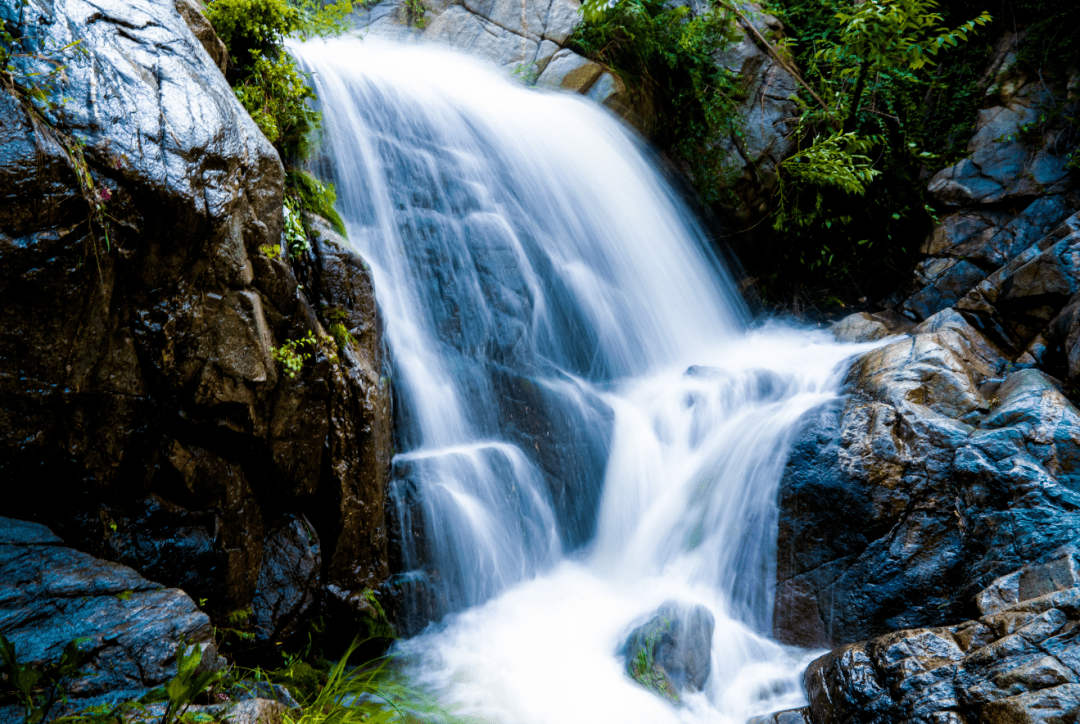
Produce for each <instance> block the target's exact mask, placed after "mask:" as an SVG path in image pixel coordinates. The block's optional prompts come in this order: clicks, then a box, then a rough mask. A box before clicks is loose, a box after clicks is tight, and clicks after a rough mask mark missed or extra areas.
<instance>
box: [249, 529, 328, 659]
mask: <svg viewBox="0 0 1080 724" xmlns="http://www.w3.org/2000/svg"><path fill="white" fill-rule="evenodd" d="M263 549H264V555H263V563H262V568H260V569H259V580H258V587H257V588H256V590H255V595H254V600H253V601H252V604H251V619H252V621H251V623H252V625H253V626H254V628H255V639H256V640H257V641H270V640H275V641H280V640H281V639H283V638H287V637H288V635H289V634H290V633H291V632H292V630H294V629H295V628H296V627H297V625H298V624H299V623H300V622H301V621H303V616H304V614H306V613H307V612H308V610H309V609H310V608H311V606H312V605H314V603H315V593H316V592H317V591H318V590H319V588H320V586H319V578H320V575H321V573H322V556H321V555H320V548H319V537H318V535H316V533H315V529H314V528H313V527H312V525H311V524H310V523H309V522H308V521H307V520H306V519H305V518H303V517H302V516H301V517H298V518H293V519H292V520H286V521H283V522H282V523H281V524H279V525H278V526H277V528H276V529H274V530H273V531H271V532H270V533H269V534H267V536H266V539H265V542H264V544H263Z"/></svg>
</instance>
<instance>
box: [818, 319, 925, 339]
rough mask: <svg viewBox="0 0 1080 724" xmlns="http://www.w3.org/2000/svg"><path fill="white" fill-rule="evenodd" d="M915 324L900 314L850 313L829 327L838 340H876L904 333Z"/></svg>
mask: <svg viewBox="0 0 1080 724" xmlns="http://www.w3.org/2000/svg"><path fill="white" fill-rule="evenodd" d="M912 326H914V325H912V324H911V321H910V320H908V319H905V318H903V317H900V315H890V314H888V313H883V314H869V313H867V312H856V313H855V314H849V315H848V316H846V317H844V318H843V319H841V320H840V321H839V322H837V323H836V324H834V325H833V326H832V327H830V328H829V331H830V332H832V333H833V336H835V337H836V340H837V341H838V342H875V341H877V340H879V339H884V338H885V337H888V336H890V335H894V334H904V333H906V331H907V330H909V329H911V327H912Z"/></svg>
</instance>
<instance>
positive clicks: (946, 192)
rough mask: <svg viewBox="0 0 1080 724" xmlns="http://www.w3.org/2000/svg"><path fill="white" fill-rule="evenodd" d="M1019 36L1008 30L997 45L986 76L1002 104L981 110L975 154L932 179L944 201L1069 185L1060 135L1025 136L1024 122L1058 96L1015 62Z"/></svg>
mask: <svg viewBox="0 0 1080 724" xmlns="http://www.w3.org/2000/svg"><path fill="white" fill-rule="evenodd" d="M1020 39H1021V38H1020V36H1018V35H1016V34H1014V33H1008V34H1006V35H1005V36H1003V37H1002V38H1001V39H999V41H998V42H997V44H996V45H995V47H994V53H993V54H992V56H991V59H990V61H989V63H988V66H987V72H986V74H984V81H983V82H984V85H985V84H986V83H992V84H991V86H990V88H988V90H987V95H988V96H989V97H992V98H995V99H996V100H997V101H998V102H999V105H994V106H991V107H988V108H983V109H981V110H980V111H979V112H978V116H977V119H976V123H975V134H974V135H973V136H972V137H971V140H970V141H969V142H968V147H967V150H968V153H969V154H970V156H969V157H968V158H965V159H963V160H961V161H960V162H958V163H956V164H955V165H953V166H950V167H949V168H946V169H944V170H942V171H940V172H938V173H937V174H936V175H935V176H934V177H933V178H932V179H930V184H929V190H930V193H931V194H933V195H934V196H935V198H937V200H938V201H939V202H941V203H943V204H945V205H948V206H970V205H977V204H994V203H1001V202H1007V201H1014V200H1016V199H1031V198H1035V197H1039V196H1045V195H1051V194H1059V193H1063V192H1064V191H1066V190H1067V189H1068V187H1069V171H1068V169H1067V168H1066V167H1065V164H1066V160H1067V159H1066V149H1064V148H1058V144H1057V143H1056V136H1055V135H1053V134H1050V135H1046V136H1042V137H1040V138H1038V139H1036V140H1035V141H1034V142H1031V141H1028V140H1026V139H1025V138H1024V128H1025V126H1027V125H1028V124H1031V123H1033V122H1036V121H1037V120H1038V119H1039V116H1040V114H1041V113H1043V112H1044V111H1046V110H1048V109H1050V108H1052V106H1053V105H1054V103H1055V96H1054V93H1053V91H1052V90H1051V89H1050V87H1049V86H1048V85H1047V84H1046V83H1045V82H1044V81H1043V79H1042V78H1039V77H1037V76H1036V77H1032V78H1028V77H1025V76H1024V74H1023V73H1022V72H1021V71H1020V70H1019V68H1018V67H1017V66H1016V65H1015V54H1016V47H1017V44H1018V43H1019V42H1020ZM1010 57H1011V60H1010Z"/></svg>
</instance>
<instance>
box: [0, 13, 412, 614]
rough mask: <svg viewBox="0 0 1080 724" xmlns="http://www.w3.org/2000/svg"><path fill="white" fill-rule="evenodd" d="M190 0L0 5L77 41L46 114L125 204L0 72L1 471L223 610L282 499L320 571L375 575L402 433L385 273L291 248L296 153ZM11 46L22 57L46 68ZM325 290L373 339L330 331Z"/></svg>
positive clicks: (44, 512) (252, 584) (278, 514)
mask: <svg viewBox="0 0 1080 724" xmlns="http://www.w3.org/2000/svg"><path fill="white" fill-rule="evenodd" d="M190 5H191V4H190V3H187V2H186V0H184V1H182V2H180V7H181V9H182V10H184V12H185V17H181V14H180V13H179V12H178V10H177V4H176V3H175V2H174V0H130V1H128V0H124V1H123V2H120V1H119V0H106V1H105V2H94V3H90V2H86V1H84V0H59V1H58V2H55V3H47V4H35V5H30V6H27V7H25V8H20V9H14V8H12V7H8V6H7V5H3V6H0V17H3V18H4V19H5V21H6V22H7V23H8V27H9V28H12V29H13V32H15V31H18V30H19V29H20V28H22V27H24V25H25V26H28V27H29V26H32V27H34V28H35V31H34V32H35V34H40V35H41V37H40V42H41V43H42V44H43V45H42V47H46V48H63V47H65V46H71V44H73V43H75V42H76V41H78V49H79V52H77V53H76V52H72V53H70V54H69V55H64V56H63V57H62V58H58V59H57V60H62V61H63V62H64V63H65V64H66V66H65V71H64V79H63V87H62V89H61V90H62V92H63V94H64V95H65V96H66V97H68V98H69V99H70V100H69V101H68V102H67V103H66V104H64V105H62V106H61V107H60V108H59V109H58V110H57V111H56V112H55V113H54V114H52V116H53V117H52V118H51V119H50V123H51V124H52V125H53V126H55V128H56V129H57V131H59V132H61V133H64V134H70V136H71V137H72V138H73V139H74V140H73V143H78V144H81V148H82V151H83V153H84V154H85V157H86V162H87V169H86V170H87V171H88V172H89V173H90V176H91V178H92V179H93V183H94V185H95V187H96V189H98V191H96V192H95V193H97V194H98V198H97V199H96V200H94V202H95V203H97V202H98V201H100V200H101V199H104V200H105V204H106V207H105V208H106V212H107V214H108V216H109V218H110V219H111V221H110V222H109V223H110V229H109V237H108V243H107V244H106V239H105V237H104V235H103V232H102V229H101V227H100V225H99V223H98V222H100V219H98V220H97V221H94V222H93V223H88V215H89V214H90V210H89V209H90V207H89V206H88V204H87V201H86V199H84V196H83V194H84V189H83V188H82V187H81V186H80V183H79V181H78V178H77V175H76V171H75V169H73V168H72V166H71V165H70V161H69V160H68V159H69V156H68V154H67V152H66V151H65V150H64V149H63V148H62V147H61V146H60V145H59V144H58V143H57V142H56V141H55V139H54V138H52V137H51V134H49V133H47V132H41V131H35V130H34V127H33V126H32V124H31V122H30V120H29V118H28V117H27V115H26V113H25V111H24V110H23V109H22V108H21V107H20V105H19V101H18V100H17V99H16V98H15V97H13V96H11V95H9V94H8V93H6V92H3V93H0V300H2V301H3V303H4V305H5V308H6V309H7V310H8V313H7V314H6V315H5V317H4V319H3V321H2V322H0V343H2V344H3V346H4V349H5V350H6V352H5V355H4V357H3V359H0V423H2V424H0V471H2V472H3V474H4V475H5V476H6V477H7V478H8V479H11V480H13V481H20V482H19V484H18V485H16V488H15V492H13V493H12V494H11V495H10V498H9V499H8V500H7V501H5V502H6V503H7V505H8V507H7V508H5V512H9V514H17V515H23V516H29V515H40V516H41V519H42V520H43V521H44V522H47V523H49V524H50V525H52V526H53V527H54V528H55V529H56V530H57V532H58V533H60V534H61V535H62V536H63V537H64V538H65V540H67V541H68V542H69V543H70V544H71V545H73V546H76V547H78V548H80V549H84V550H87V551H89V552H92V553H93V554H95V555H100V556H103V557H108V558H112V559H115V560H119V561H122V562H124V563H125V564H127V565H130V566H132V567H133V568H136V569H137V570H139V571H141V572H143V573H144V574H147V575H151V576H152V577H154V578H155V579H156V580H158V581H160V582H162V583H164V584H166V585H172V586H185V587H187V588H188V589H189V590H190V591H191V592H192V593H193V594H195V595H197V596H199V597H200V598H203V597H205V598H208V599H209V602H208V608H209V609H210V610H211V611H213V612H215V614H218V613H226V612H228V611H232V610H236V609H242V608H246V607H247V606H249V605H250V604H251V602H252V598H253V595H254V593H255V590H256V587H257V583H258V578H259V571H260V567H261V566H262V561H263V557H264V543H263V536H264V534H265V531H266V530H268V529H270V530H273V529H276V528H277V526H278V525H279V523H281V521H282V520H283V519H285V518H287V516H286V514H285V512H284V511H289V512H295V513H302V514H304V515H305V516H306V517H307V518H308V520H310V521H311V523H312V524H313V526H314V528H315V529H316V531H317V532H318V538H319V540H320V541H321V542H322V545H323V547H324V551H323V555H324V556H326V557H327V558H329V560H330V562H331V563H330V565H329V566H328V567H327V571H326V574H327V582H336V583H337V584H339V585H341V586H344V587H346V588H350V589H352V588H358V589H363V588H368V587H376V586H378V585H379V583H380V582H381V581H382V580H383V579H384V578H385V577H386V571H387V561H386V545H385V524H384V521H383V512H382V511H383V489H384V486H385V481H386V477H387V476H388V474H389V457H390V447H391V440H390V433H389V426H390V412H389V389H388V383H387V381H386V380H385V378H384V376H383V360H382V356H381V336H380V335H381V329H380V323H379V322H378V313H377V309H376V308H375V303H374V297H373V292H372V288H371V281H370V277H369V276H367V272H366V271H364V269H363V263H362V262H361V261H359V259H357V258H355V257H354V256H353V255H351V254H350V253H348V252H346V251H345V250H344V249H337V250H334V251H332V252H331V251H330V247H329V246H327V245H325V244H322V245H319V246H318V249H319V250H321V252H324V253H326V254H327V258H326V259H324V260H321V261H320V260H319V259H315V258H313V257H312V256H310V255H309V256H308V257H307V260H306V261H303V262H297V263H296V264H295V265H294V264H293V263H290V262H289V261H288V260H284V259H281V258H279V257H280V249H281V234H282V192H283V188H282V187H283V170H282V166H281V161H280V160H279V159H278V157H277V154H276V153H275V151H274V149H273V147H272V146H271V145H270V144H269V142H268V141H267V140H266V138H265V137H264V136H263V135H262V133H261V132H260V131H259V129H258V127H257V126H256V125H255V124H254V122H252V120H251V119H250V118H249V116H248V115H247V113H246V112H245V111H244V109H243V108H242V107H241V106H240V104H239V102H238V101H237V99H236V96H235V94H234V93H233V90H232V89H231V88H230V87H229V85H228V83H227V82H226V81H225V78H224V77H223V76H222V74H221V72H220V69H219V68H218V65H217V61H215V60H214V59H212V58H211V57H210V56H209V55H208V52H207V50H206V49H205V48H204V46H207V45H209V46H211V50H213V47H215V46H214V42H212V41H214V40H216V39H215V38H212V37H210V36H209V35H207V32H210V31H207V30H206V28H204V27H202V26H201V25H199V18H201V16H198V17H196V16H194V15H191V13H190V12H188V11H190V10H191V7H190ZM185 18H186V20H185ZM189 24H191V25H193V26H195V28H196V30H195V32H196V33H198V34H199V39H196V36H195V35H193V32H192V30H191V29H189ZM200 28H201V29H200ZM35 37H36V36H35ZM200 41H201V42H200ZM218 42H220V41H218ZM218 60H220V59H218ZM18 62H19V63H20V64H21V65H20V67H19V68H18V69H16V73H15V75H16V77H18V75H19V74H20V73H23V72H31V71H37V70H41V69H42V67H46V66H47V68H48V69H51V68H52V67H53V66H51V65H48V63H49V62H51V61H49V59H45V58H40V57H38V56H37V55H36V54H25V56H23V55H20V56H19V60H18ZM42 64H44V65H42ZM39 66H40V67H39ZM79 171H80V172H81V171H82V169H79ZM87 193H89V192H87ZM331 257H332V258H331ZM294 268H295V269H301V270H305V271H303V274H304V278H303V280H302V281H303V285H304V288H303V289H302V290H301V289H300V286H299V284H298V279H297V276H296V273H295V271H294ZM350 275H356V276H357V277H358V279H357V280H352V279H351V278H349V277H350ZM359 277H362V278H363V280H362V281H361V280H359ZM324 281H325V284H326V286H325V288H324ZM342 295H344V296H342ZM339 297H340V298H339ZM324 306H328V307H335V308H337V307H341V308H342V309H343V310H344V311H343V312H342V313H343V314H345V315H346V319H345V323H346V326H347V327H348V328H349V329H352V330H353V338H354V339H356V340H358V343H357V344H353V343H349V344H348V345H347V346H348V347H349V349H347V350H345V351H342V352H340V353H339V352H338V350H337V349H336V342H334V341H331V342H329V343H328V342H327V341H326V340H328V339H331V338H330V337H329V335H328V334H327V329H326V328H325V327H327V326H329V324H330V321H329V320H327V319H326V318H323V321H320V317H319V314H320V313H321V310H322V308H323V307H324ZM324 322H325V325H324ZM309 331H310V332H313V333H315V334H316V336H317V338H318V340H319V342H318V343H317V344H316V345H315V346H314V348H312V349H310V350H309V351H310V352H311V355H312V357H311V359H310V360H309V361H308V362H307V363H305V364H304V366H303V369H302V370H301V372H300V374H298V375H297V376H296V377H295V378H290V377H288V376H286V375H284V374H282V372H281V364H280V363H279V362H278V361H276V360H275V359H274V357H273V350H274V349H275V348H278V347H280V346H281V345H282V344H283V343H284V342H285V341H286V340H290V339H293V340H295V339H299V338H301V337H304V336H305V335H306V334H307V333H308V332H309ZM28 480H34V481H39V483H38V484H36V485H27V484H25V482H24V481H28ZM46 501H47V502H46ZM309 593H312V594H313V593H315V592H309Z"/></svg>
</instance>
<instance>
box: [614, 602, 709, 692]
mask: <svg viewBox="0 0 1080 724" xmlns="http://www.w3.org/2000/svg"><path fill="white" fill-rule="evenodd" d="M715 625H716V621H715V619H714V618H713V615H712V612H711V611H710V610H709V609H707V608H705V607H704V606H701V605H696V606H688V605H684V604H680V603H677V602H674V601H669V602H668V603H665V604H664V605H662V606H661V607H660V608H659V609H657V611H656V613H655V614H653V616H652V618H650V619H649V620H648V621H647V622H645V623H644V624H642V625H641V626H638V627H637V628H635V629H634V630H633V631H631V632H630V635H629V636H627V638H626V642H625V643H624V644H623V647H622V652H623V655H624V657H625V660H626V673H627V674H628V675H629V676H630V678H632V679H633V680H634V681H636V682H638V683H639V684H641V685H642V686H644V687H646V688H647V689H649V690H650V691H652V692H654V693H656V694H659V695H660V696H663V697H664V698H666V699H669V700H671V701H673V702H678V701H679V692H681V691H702V690H703V689H704V688H705V682H706V680H708V678H709V670H710V669H711V666H712V665H711V662H710V656H711V655H712V636H713V628H714V627H715Z"/></svg>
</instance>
